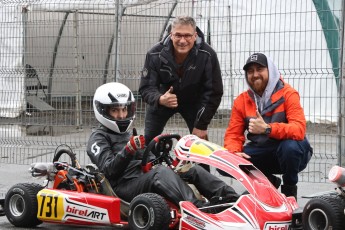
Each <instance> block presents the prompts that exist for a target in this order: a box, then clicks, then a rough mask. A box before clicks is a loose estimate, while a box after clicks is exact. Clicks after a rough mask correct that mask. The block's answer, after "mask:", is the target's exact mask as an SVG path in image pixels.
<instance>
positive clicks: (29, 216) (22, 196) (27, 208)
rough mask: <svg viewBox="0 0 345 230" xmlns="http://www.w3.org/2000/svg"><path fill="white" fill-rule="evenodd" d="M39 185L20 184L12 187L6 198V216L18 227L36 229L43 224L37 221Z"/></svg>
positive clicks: (40, 187)
mask: <svg viewBox="0 0 345 230" xmlns="http://www.w3.org/2000/svg"><path fill="white" fill-rule="evenodd" d="M41 189H43V187H42V186H41V185H39V184H35V183H31V184H30V183H20V184H16V185H14V186H12V187H11V188H10V189H9V190H8V192H7V194H6V197H5V215H6V217H7V219H8V221H9V222H10V223H11V224H13V225H14V226H16V227H35V226H37V225H39V224H41V223H42V221H40V220H39V219H37V209H38V204H37V193H38V192H39V191H40V190H41Z"/></svg>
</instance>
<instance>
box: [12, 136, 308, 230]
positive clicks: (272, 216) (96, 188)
mask: <svg viewBox="0 0 345 230" xmlns="http://www.w3.org/2000/svg"><path fill="white" fill-rule="evenodd" d="M174 144H175V147H174V148H173V145H174ZM151 153H153V154H154V156H155V158H154V159H153V160H149V155H152V154H151ZM63 154H67V155H68V156H69V157H70V158H71V162H70V163H66V162H62V161H60V157H61V156H62V155H63ZM195 163H203V164H208V165H210V166H213V167H215V168H217V169H219V170H222V171H223V172H225V173H227V174H228V175H229V176H231V177H232V178H233V179H235V180H237V181H238V182H239V183H241V184H242V185H243V187H244V188H245V192H244V193H243V194H242V195H241V196H240V197H239V198H238V199H237V200H236V201H235V202H227V201H224V202H218V203H216V204H211V205H210V206H206V207H202V208H197V207H196V206H195V205H194V204H193V203H191V202H190V201H181V202H180V204H179V207H176V206H175V205H174V204H172V203H171V202H169V201H168V200H166V199H164V198H163V197H161V196H159V195H157V194H155V193H144V194H140V195H138V196H137V197H135V198H134V199H133V200H132V201H131V202H130V203H128V202H125V201H123V200H121V199H120V198H119V197H117V196H116V194H115V193H114V191H113V190H112V188H111V186H110V184H109V182H108V181H107V179H106V178H105V177H104V175H103V174H102V173H101V172H99V170H98V169H97V168H96V167H95V166H93V165H87V166H85V167H84V168H82V167H80V165H79V163H78V162H77V160H76V157H75V154H73V152H72V151H71V150H69V149H62V150H59V151H57V152H56V154H55V156H54V159H53V162H48V163H35V164H33V165H31V168H30V172H31V174H32V176H34V177H38V176H44V177H45V178H46V181H47V183H46V185H45V186H41V185H39V184H29V183H21V184H16V185H14V186H13V187H12V188H10V189H9V191H8V192H7V194H6V197H5V214H6V216H7V218H8V220H9V221H10V222H11V223H12V224H13V225H14V226H18V227H33V226H37V225H39V224H41V223H42V222H49V223H59V224H71V225H108V226H115V227H119V228H129V229H145V230H148V229H159V230H161V229H188V230H194V229H246V230H249V229H265V230H288V229H301V218H302V212H301V208H298V205H297V202H296V200H295V198H294V197H286V196H285V195H283V194H281V193H279V192H278V190H277V189H276V188H275V187H274V186H273V185H272V184H271V183H270V182H269V180H268V179H267V178H266V177H265V176H264V175H263V174H262V173H261V172H260V171H259V170H258V169H257V168H255V167H254V166H253V165H252V164H251V163H250V162H249V161H247V160H246V159H243V158H241V157H238V156H237V155H235V154H230V153H229V152H228V151H227V150H226V149H224V148H223V147H221V146H219V145H216V144H214V143H212V142H209V141H206V140H202V139H199V138H198V137H196V136H194V135H186V136H184V137H182V138H181V137H180V135H178V134H163V135H159V136H157V137H155V138H154V139H153V140H152V141H151V142H150V143H149V144H148V146H147V148H146V149H145V151H144V153H143V157H142V169H143V171H144V172H146V171H148V170H150V169H151V168H152V167H156V165H165V166H166V167H169V168H171V170H174V171H176V172H177V173H178V172H179V171H181V170H183V171H186V170H188V169H189V168H190V167H193V164H195ZM196 193H197V191H196ZM201 195H202V194H201ZM200 197H201V198H200V199H205V198H203V197H202V196H200Z"/></svg>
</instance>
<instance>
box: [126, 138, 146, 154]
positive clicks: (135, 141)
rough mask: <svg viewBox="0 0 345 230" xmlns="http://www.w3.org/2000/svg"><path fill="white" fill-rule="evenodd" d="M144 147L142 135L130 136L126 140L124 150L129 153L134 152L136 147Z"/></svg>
mask: <svg viewBox="0 0 345 230" xmlns="http://www.w3.org/2000/svg"><path fill="white" fill-rule="evenodd" d="M144 148H145V138H144V136H143V135H140V136H132V137H131V139H129V141H128V142H127V145H126V150H127V152H128V153H130V154H132V155H133V154H134V153H135V152H136V151H137V150H138V149H144Z"/></svg>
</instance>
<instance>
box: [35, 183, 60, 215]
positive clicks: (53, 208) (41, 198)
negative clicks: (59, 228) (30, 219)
mask: <svg viewBox="0 0 345 230" xmlns="http://www.w3.org/2000/svg"><path fill="white" fill-rule="evenodd" d="M37 202H38V212H37V217H38V218H39V219H45V220H62V218H63V216H64V208H63V196H59V193H57V192H54V191H52V190H45V189H43V190H41V191H40V192H39V193H38V194H37Z"/></svg>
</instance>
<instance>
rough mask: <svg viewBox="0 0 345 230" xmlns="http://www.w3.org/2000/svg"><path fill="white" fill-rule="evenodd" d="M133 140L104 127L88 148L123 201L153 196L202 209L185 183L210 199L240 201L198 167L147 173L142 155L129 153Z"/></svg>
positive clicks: (92, 159) (94, 136)
mask: <svg viewBox="0 0 345 230" xmlns="http://www.w3.org/2000/svg"><path fill="white" fill-rule="evenodd" d="M130 137H131V133H130V132H126V133H124V134H117V133H115V132H113V131H111V130H109V129H107V128H105V127H104V126H100V127H99V128H97V129H96V130H95V131H94V132H93V133H92V134H91V136H90V139H89V141H88V145H87V154H88V155H89V157H90V159H91V161H92V162H93V163H94V164H96V165H97V167H98V168H99V169H100V171H101V172H103V173H104V174H105V176H106V178H107V179H108V180H109V182H110V184H111V185H112V188H113V190H114V192H115V193H116V194H117V195H118V196H119V197H120V198H122V199H123V200H125V201H127V202H130V201H131V200H132V199H133V198H134V197H135V196H137V195H139V194H141V193H146V192H153V193H157V194H159V195H161V196H163V197H165V198H166V199H168V200H170V201H171V202H173V203H174V204H175V205H178V204H179V202H180V201H183V200H188V201H191V202H192V203H194V204H195V205H196V206H200V201H199V200H198V199H197V198H196V197H195V195H194V193H193V191H192V189H191V188H190V187H189V186H188V185H187V183H185V181H188V182H189V183H192V184H194V185H195V187H196V188H197V189H198V190H199V192H200V193H201V194H202V195H204V196H205V197H206V198H208V199H210V198H211V197H213V196H222V197H233V198H234V199H237V198H238V195H237V194H236V192H235V191H234V190H233V188H231V187H230V186H228V185H226V184H225V183H224V182H223V181H222V180H220V179H218V178H217V177H215V176H214V175H212V174H210V173H208V172H207V171H206V170H205V169H203V168H202V167H200V166H198V165H195V166H194V167H192V168H191V169H190V170H189V171H188V172H186V173H182V174H180V175H177V174H176V173H175V172H174V171H173V170H171V169H170V168H168V167H165V166H158V167H157V168H154V169H152V170H150V171H149V172H147V173H143V172H142V170H141V160H140V159H139V158H140V154H139V151H138V152H137V154H135V155H134V156H133V155H131V154H130V153H128V152H127V151H126V150H125V146H126V144H127V142H128V141H129V139H130ZM181 178H183V180H182V179H181ZM184 180H185V181H184Z"/></svg>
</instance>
